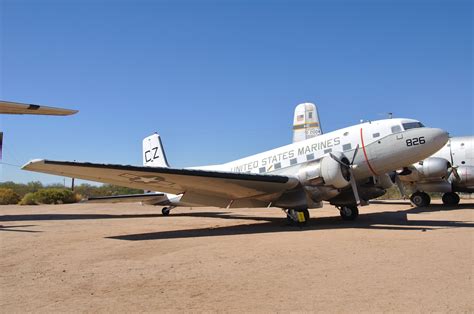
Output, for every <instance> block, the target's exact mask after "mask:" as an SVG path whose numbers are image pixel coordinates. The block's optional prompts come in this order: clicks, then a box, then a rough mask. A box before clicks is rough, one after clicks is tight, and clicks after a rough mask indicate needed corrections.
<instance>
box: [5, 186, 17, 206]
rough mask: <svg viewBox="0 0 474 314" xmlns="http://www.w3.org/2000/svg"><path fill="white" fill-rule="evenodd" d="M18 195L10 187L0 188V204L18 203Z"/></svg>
mask: <svg viewBox="0 0 474 314" xmlns="http://www.w3.org/2000/svg"><path fill="white" fill-rule="evenodd" d="M19 201H20V196H19V195H18V194H16V193H15V192H13V190H12V189H2V188H0V205H9V204H18V202H19Z"/></svg>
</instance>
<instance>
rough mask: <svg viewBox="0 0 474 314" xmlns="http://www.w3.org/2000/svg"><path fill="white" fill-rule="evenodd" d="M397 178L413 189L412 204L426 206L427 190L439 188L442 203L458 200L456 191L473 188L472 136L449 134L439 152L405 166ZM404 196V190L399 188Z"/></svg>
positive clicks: (473, 137) (428, 202) (427, 199)
mask: <svg viewBox="0 0 474 314" xmlns="http://www.w3.org/2000/svg"><path fill="white" fill-rule="evenodd" d="M398 177H399V178H400V180H401V181H402V182H403V183H405V184H406V185H408V187H409V188H410V189H411V190H413V191H414V193H413V194H412V195H411V196H410V201H411V202H412V203H413V204H414V205H415V206H420V207H422V206H428V205H429V204H430V202H431V198H430V196H429V194H428V193H426V192H442V193H444V194H443V197H442V201H443V204H445V205H456V204H458V203H459V195H458V194H457V193H456V192H465V193H473V192H474V136H460V137H452V138H450V139H449V140H448V142H447V143H446V145H444V146H443V147H442V148H441V149H440V150H439V151H438V152H436V153H435V154H433V155H432V156H430V157H429V158H426V159H424V160H422V161H419V162H417V163H415V164H412V165H410V166H408V167H404V168H403V169H402V170H401V171H400V172H399V173H398ZM401 193H402V195H404V196H405V194H406V193H405V192H404V191H403V190H402V191H401Z"/></svg>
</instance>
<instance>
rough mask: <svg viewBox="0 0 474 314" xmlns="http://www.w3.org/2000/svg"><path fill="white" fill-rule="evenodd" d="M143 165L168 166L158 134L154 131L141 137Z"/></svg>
mask: <svg viewBox="0 0 474 314" xmlns="http://www.w3.org/2000/svg"><path fill="white" fill-rule="evenodd" d="M143 165H144V166H148V167H166V168H168V167H169V164H168V160H166V155H165V151H164V150H163V145H162V144H161V139H160V136H159V135H158V134H156V133H155V134H153V135H150V136H148V137H145V138H144V139H143Z"/></svg>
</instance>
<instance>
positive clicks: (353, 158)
mask: <svg viewBox="0 0 474 314" xmlns="http://www.w3.org/2000/svg"><path fill="white" fill-rule="evenodd" d="M358 151H359V144H357V146H356V148H355V150H354V155H353V156H352V161H351V165H353V164H354V160H355V158H356V156H357V152H358Z"/></svg>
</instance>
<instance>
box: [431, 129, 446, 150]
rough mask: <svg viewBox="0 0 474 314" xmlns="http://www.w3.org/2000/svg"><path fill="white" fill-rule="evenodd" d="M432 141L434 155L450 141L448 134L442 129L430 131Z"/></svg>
mask: <svg viewBox="0 0 474 314" xmlns="http://www.w3.org/2000/svg"><path fill="white" fill-rule="evenodd" d="M428 137H429V139H430V141H429V142H430V147H431V148H432V149H433V154H434V153H436V152H437V151H438V150H440V149H441V148H442V147H443V146H444V145H445V144H446V143H447V142H448V139H449V136H448V132H446V131H445V130H442V129H430V130H429V131H428Z"/></svg>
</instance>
